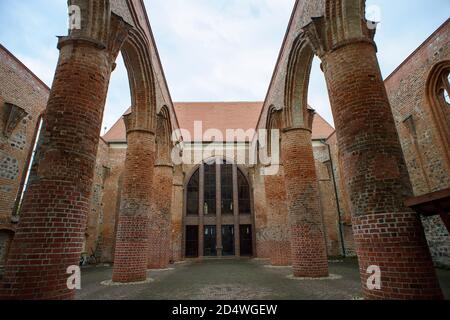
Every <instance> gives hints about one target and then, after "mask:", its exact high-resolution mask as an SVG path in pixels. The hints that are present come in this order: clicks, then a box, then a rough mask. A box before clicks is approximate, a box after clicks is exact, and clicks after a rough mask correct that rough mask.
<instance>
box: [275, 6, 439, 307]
mask: <svg viewBox="0 0 450 320" xmlns="http://www.w3.org/2000/svg"><path fill="white" fill-rule="evenodd" d="M293 16H295V17H296V18H298V21H297V23H296V25H295V27H296V28H295V31H292V30H291V31H290V32H288V35H287V38H286V40H285V46H284V48H285V51H282V54H285V55H286V56H287V57H288V58H287V59H286V60H287V63H286V76H285V88H284V93H285V95H284V104H285V108H284V111H283V112H284V126H285V128H286V129H285V133H284V135H283V143H282V149H283V151H282V152H283V157H284V160H285V163H294V164H295V165H294V166H292V167H289V166H285V180H286V190H287V194H288V205H290V208H289V214H290V216H291V217H292V216H294V217H295V218H296V219H298V220H294V225H292V222H293V221H291V228H292V227H293V226H295V224H297V225H298V230H303V228H306V229H307V230H311V228H310V226H311V221H314V218H313V217H311V215H308V214H306V213H305V211H304V210H302V209H304V208H305V207H307V206H312V208H314V207H315V206H314V203H315V202H316V197H317V190H315V188H314V185H315V183H314V176H315V172H314V170H313V158H311V157H310V153H312V151H311V150H310V144H311V141H310V140H311V139H310V136H309V137H308V134H307V132H308V128H311V125H310V123H311V115H312V113H313V112H312V111H311V110H309V109H308V106H307V91H308V82H309V73H310V71H311V63H312V59H313V56H314V55H316V56H318V57H319V58H320V59H321V61H322V70H323V71H324V74H325V78H326V82H327V86H328V91H329V95H330V102H331V107H332V111H333V116H334V119H335V124H336V132H337V138H338V145H339V150H340V153H341V155H342V162H343V177H344V181H345V187H346V189H347V191H348V193H349V195H350V203H351V214H352V221H353V232H354V236H355V244H356V251H357V255H358V259H359V264H360V274H361V282H362V287H363V292H364V294H365V296H366V298H372V299H425V298H428V299H431V298H442V293H441V290H440V287H439V283H438V281H437V279H436V275H435V271H434V269H433V264H432V261H431V256H430V253H429V250H428V247H427V243H426V240H425V236H424V232H423V228H422V225H421V222H420V219H419V217H418V216H417V214H416V213H414V212H412V211H411V210H409V209H408V208H405V206H404V204H403V201H404V200H405V198H406V197H407V196H408V195H410V194H411V193H412V191H411V186H410V183H409V180H408V174H407V171H406V166H405V162H404V159H403V154H402V150H401V147H400V143H399V139H398V136H397V132H396V128H395V124H394V120H393V116H392V112H391V109H390V105H389V101H388V98H387V95H386V91H385V88H384V83H383V80H382V76H381V72H380V69H379V66H378V61H377V57H376V45H375V42H374V40H373V39H374V35H375V30H374V29H373V24H371V23H370V22H368V21H367V20H366V19H365V1H360V0H345V1H330V0H326V1H314V0H310V1H303V2H302V3H300V2H299V1H297V4H296V7H295V9H294V13H293ZM293 30H294V29H293ZM308 114H309V116H308ZM302 158H303V159H302ZM300 159H302V160H300ZM292 160H294V161H292ZM296 168H301V169H300V170H299V171H296ZM308 168H309V169H308ZM303 183H304V184H303ZM300 185H301V186H302V187H301V188H300V189H304V190H310V191H311V192H304V193H302V192H297V193H296V192H292V191H290V190H293V189H294V191H295V187H297V189H299V188H298V187H299V186H300ZM308 211H309V212H311V210H308ZM308 211H307V212H308ZM313 211H314V210H313ZM316 217H317V215H316ZM313 225H315V226H316V230H317V232H316V233H314V234H315V235H316V239H319V238H320V237H321V232H320V223H319V221H318V219H317V220H316V222H315V223H313ZM389 226H390V229H387V228H388V227H389ZM292 230H293V234H292V242H293V243H294V244H293V246H292V249H293V252H292V257H293V265H294V274H296V275H313V276H314V275H315V274H316V272H317V267H316V266H317V261H318V260H317V259H321V260H322V261H324V259H326V255H325V256H324V253H323V252H324V249H323V250H322V248H323V246H324V244H322V243H321V242H316V243H315V245H318V246H314V248H315V254H313V255H312V257H310V258H308V252H309V251H308V250H307V248H306V247H307V244H308V241H312V240H311V239H313V238H314V236H313V235H308V236H307V237H306V238H304V237H302V236H301V233H300V232H298V234H297V235H298V238H297V240H298V242H297V245H296V244H295V243H296V240H295V239H296V236H297V235H296V230H295V228H293V229H292ZM298 230H297V231H298ZM367 230H370V231H367ZM309 245H311V244H309ZM300 257H301V259H300ZM296 258H297V261H296V260H295V259H296ZM308 260H309V261H310V262H312V261H314V260H315V261H316V263H311V264H308V263H302V262H301V261H308ZM296 263H297V266H296ZM371 265H376V266H379V267H380V269H381V282H382V286H381V288H380V289H379V290H370V289H369V288H368V286H367V279H368V276H369V274H368V271H367V270H368V267H369V266H371ZM323 266H324V268H325V263H323ZM324 273H325V269H323V272H321V274H324ZM419 283H420V285H418V284H419Z"/></svg>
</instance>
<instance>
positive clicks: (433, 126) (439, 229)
mask: <svg viewBox="0 0 450 320" xmlns="http://www.w3.org/2000/svg"><path fill="white" fill-rule="evenodd" d="M449 61H450V20H447V21H446V22H445V23H444V24H443V25H442V26H441V27H440V28H439V29H438V30H436V32H434V33H433V34H432V35H431V36H430V37H429V38H428V39H427V40H426V41H425V42H424V43H423V44H422V45H421V46H420V47H419V48H418V49H417V50H416V51H415V52H413V53H412V54H411V55H410V56H409V57H408V58H407V59H406V60H405V62H404V63H402V64H401V65H400V66H399V67H398V68H397V69H396V70H395V71H394V72H393V73H392V74H391V75H390V76H389V77H388V78H387V79H386V81H385V85H386V88H387V93H388V97H389V100H390V103H391V107H392V111H393V114H394V119H395V124H396V126H397V132H398V134H399V137H400V142H401V145H402V149H403V153H404V156H405V160H406V165H407V168H408V172H409V177H410V179H411V184H412V187H413V191H414V195H415V196H420V195H423V194H427V193H430V192H434V191H438V190H442V189H445V188H449V187H450V163H449V159H448V156H447V155H446V153H447V152H448V148H449V143H450V142H449V137H448V136H447V137H446V135H445V129H444V128H441V127H440V126H439V122H440V121H441V122H442V123H443V125H444V126H446V127H447V128H450V117H448V116H447V117H446V116H445V115H443V117H439V118H436V117H435V116H434V112H433V111H434V110H433V106H432V104H431V99H436V100H437V99H438V97H439V92H432V93H431V94H432V95H433V96H429V94H428V92H429V89H430V88H429V84H428V81H429V79H430V78H431V77H433V76H444V78H445V75H447V77H446V78H447V80H446V81H447V83H448V74H449V72H450V62H449ZM443 64H447V66H446V67H444V68H443V69H442V70H443V71H444V72H443V73H442V74H434V68H435V66H438V65H443ZM445 70H446V74H445ZM443 81H445V79H444V80H443ZM441 94H442V92H441ZM441 101H442V102H443V100H441ZM437 108H440V109H441V110H442V111H443V112H447V115H448V114H449V113H450V112H449V109H450V108H449V106H448V102H447V105H445V102H444V103H443V104H442V105H440V106H437ZM443 129H444V130H443ZM422 223H423V225H424V228H425V234H426V237H427V240H428V245H429V247H430V250H431V254H432V256H433V259H434V261H435V263H436V264H438V265H443V266H446V267H448V266H450V235H449V233H448V231H447V230H446V228H445V226H444V224H443V223H442V220H441V219H440V217H439V216H435V217H431V218H422Z"/></svg>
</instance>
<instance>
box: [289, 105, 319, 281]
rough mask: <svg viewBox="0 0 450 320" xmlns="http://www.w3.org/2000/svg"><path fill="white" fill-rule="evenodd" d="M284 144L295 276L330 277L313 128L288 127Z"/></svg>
mask: <svg viewBox="0 0 450 320" xmlns="http://www.w3.org/2000/svg"><path fill="white" fill-rule="evenodd" d="M311 112H312V111H311ZM311 116H312V115H311ZM311 123H312V121H311ZM281 146H282V151H281V153H282V157H283V165H284V175H285V184H286V195H287V205H288V212H289V223H290V226H291V254H292V266H293V270H294V276H296V277H327V276H328V257H327V250H326V244H325V237H324V233H323V222H322V216H321V212H320V203H319V186H318V181H317V176H316V167H315V163H314V155H313V149H312V141H311V130H310V129H309V128H308V129H307V128H295V129H287V130H285V132H284V133H283V137H282V142H281Z"/></svg>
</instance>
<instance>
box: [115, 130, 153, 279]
mask: <svg viewBox="0 0 450 320" xmlns="http://www.w3.org/2000/svg"><path fill="white" fill-rule="evenodd" d="M127 140H128V149H127V158H126V161H125V170H124V177H123V183H122V196H121V203H120V216H119V221H118V229H117V234H116V243H115V253H114V272H113V281H115V282H138V281H144V280H145V279H146V278H147V264H148V261H147V259H148V251H149V241H148V240H149V227H150V224H149V220H150V215H151V213H152V210H153V209H154V207H153V205H154V204H153V197H152V193H153V187H152V183H153V171H154V168H153V166H154V162H155V135H154V133H152V132H148V131H139V130H132V131H129V132H128V133H127Z"/></svg>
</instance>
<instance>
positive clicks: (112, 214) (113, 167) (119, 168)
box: [98, 145, 127, 262]
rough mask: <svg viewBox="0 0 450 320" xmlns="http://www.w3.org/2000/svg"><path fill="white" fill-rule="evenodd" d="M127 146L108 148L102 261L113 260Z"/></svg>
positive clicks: (103, 199) (101, 246) (100, 241)
mask: <svg viewBox="0 0 450 320" xmlns="http://www.w3.org/2000/svg"><path fill="white" fill-rule="evenodd" d="M126 151H127V149H126V146H125V147H117V145H112V147H110V148H109V150H108V167H109V174H108V176H107V177H106V179H105V181H104V189H103V197H102V202H103V220H102V222H103V223H102V226H101V233H100V236H99V248H98V251H99V255H100V257H101V261H102V262H113V260H114V259H113V257H114V245H115V238H116V225H117V217H118V215H119V209H120V196H121V191H122V174H123V170H124V165H125V157H126Z"/></svg>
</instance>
